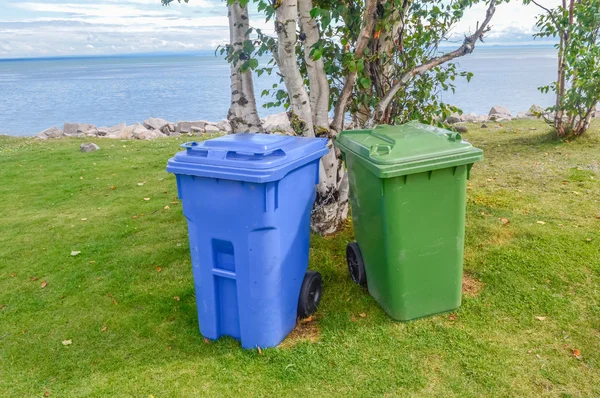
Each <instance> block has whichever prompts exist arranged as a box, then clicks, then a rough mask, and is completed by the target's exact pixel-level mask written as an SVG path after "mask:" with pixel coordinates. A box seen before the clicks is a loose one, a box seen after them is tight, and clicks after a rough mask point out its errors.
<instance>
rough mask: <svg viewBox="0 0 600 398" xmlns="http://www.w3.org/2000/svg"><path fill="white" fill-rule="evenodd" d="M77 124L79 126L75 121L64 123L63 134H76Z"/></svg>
mask: <svg viewBox="0 0 600 398" xmlns="http://www.w3.org/2000/svg"><path fill="white" fill-rule="evenodd" d="M77 126H79V124H77V123H65V124H64V125H63V131H64V133H65V135H67V136H70V135H75V134H77Z"/></svg>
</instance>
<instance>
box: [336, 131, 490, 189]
mask: <svg viewBox="0 0 600 398" xmlns="http://www.w3.org/2000/svg"><path fill="white" fill-rule="evenodd" d="M335 145H336V147H337V148H339V149H340V150H341V151H342V152H345V153H348V152H350V153H353V154H354V155H356V156H358V158H359V159H361V160H362V163H363V164H364V165H365V166H366V167H367V168H368V169H369V170H371V171H372V172H373V173H374V174H375V175H376V176H378V177H380V178H389V177H397V176H402V175H407V174H415V173H421V172H424V171H429V170H436V169H443V168H446V167H454V166H460V165H464V164H473V163H474V162H477V161H480V160H482V159H483V151H482V150H481V149H478V148H475V147H473V146H472V145H471V144H469V143H468V142H466V141H463V140H462V137H461V135H460V134H459V133H457V132H454V131H449V130H444V129H441V128H438V127H434V126H429V125H426V124H422V123H419V122H409V123H406V124H403V125H400V126H388V125H379V126H377V127H375V128H374V129H370V130H348V131H343V132H342V133H341V134H340V135H339V136H338V137H337V139H336V141H335Z"/></svg>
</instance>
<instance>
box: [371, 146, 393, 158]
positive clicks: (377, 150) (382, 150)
mask: <svg viewBox="0 0 600 398" xmlns="http://www.w3.org/2000/svg"><path fill="white" fill-rule="evenodd" d="M391 152H392V146H391V145H382V144H377V145H372V146H371V149H370V150H369V156H371V157H373V156H379V155H389V154H390V153H391Z"/></svg>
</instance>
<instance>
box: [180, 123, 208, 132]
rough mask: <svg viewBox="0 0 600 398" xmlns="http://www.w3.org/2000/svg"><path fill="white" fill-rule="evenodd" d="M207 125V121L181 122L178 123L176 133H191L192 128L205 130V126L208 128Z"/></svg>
mask: <svg viewBox="0 0 600 398" xmlns="http://www.w3.org/2000/svg"><path fill="white" fill-rule="evenodd" d="M206 123H208V122H207V121H206V120H198V121H196V122H181V121H180V122H178V123H177V126H176V128H175V131H176V132H178V133H190V132H191V131H192V127H197V128H201V129H204V126H206Z"/></svg>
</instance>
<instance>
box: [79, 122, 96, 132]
mask: <svg viewBox="0 0 600 398" xmlns="http://www.w3.org/2000/svg"><path fill="white" fill-rule="evenodd" d="M94 130H96V126H94V125H93V124H86V123H81V124H78V125H77V133H83V134H87V133H89V132H91V131H94Z"/></svg>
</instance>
